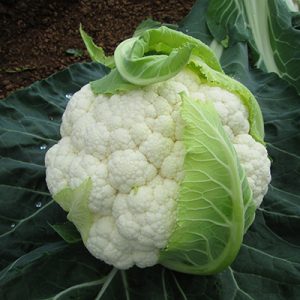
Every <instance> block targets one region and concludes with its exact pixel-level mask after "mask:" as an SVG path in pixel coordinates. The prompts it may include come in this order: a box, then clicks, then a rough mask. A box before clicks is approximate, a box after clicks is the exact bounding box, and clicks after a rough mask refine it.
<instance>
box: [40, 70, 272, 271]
mask: <svg viewBox="0 0 300 300" xmlns="http://www.w3.org/2000/svg"><path fill="white" fill-rule="evenodd" d="M224 76H225V75H224ZM249 114H250V112H249V108H248V107H247V105H246V104H245V100H243V99H242V98H241V96H240V95H239V93H238V92H235V91H232V90H230V89H226V88H225V87H224V85H223V86H220V85H213V84H211V83H209V82H208V81H207V80H206V79H205V80H204V79H203V78H201V76H198V75H197V74H195V72H194V71H193V70H192V69H191V68H188V67H184V68H182V69H181V70H180V72H178V73H177V74H175V75H174V76H172V77H171V78H169V79H166V80H162V81H159V82H154V83H150V84H147V85H143V86H138V87H136V88H134V89H129V90H127V91H121V92H118V93H114V94H105V93H100V94H98V95H97V94H95V92H94V91H93V90H92V85H91V84H87V85H85V86H84V87H82V88H81V90H80V91H78V92H77V93H75V94H74V95H73V97H72V98H71V100H70V101H69V103H68V105H67V108H66V110H65V113H64V114H63V119H62V124H61V140H60V141H59V142H58V143H57V144H56V145H54V146H53V147H52V148H51V149H50V150H49V151H48V152H47V154H46V160H45V163H46V180H47V185H48V187H49V190H50V192H51V194H52V195H53V196H54V199H55V200H56V201H57V202H58V203H59V204H60V205H61V206H62V208H63V209H65V210H66V211H68V219H69V220H71V221H72V222H73V223H74V224H75V225H76V227H77V228H78V230H79V231H80V233H81V235H82V239H83V242H84V244H85V246H86V248H87V249H88V250H89V251H90V253H91V254H92V255H94V256H95V257H97V258H99V259H101V260H103V261H105V262H106V263H108V264H111V265H114V266H115V267H117V268H119V269H127V268H130V267H132V266H133V265H137V266H139V267H148V266H152V265H155V264H157V263H161V264H163V265H165V266H167V267H169V268H172V269H175V270H179V271H183V272H188V273H197V274H198V273H200V274H209V273H212V272H216V271H218V270H220V269H221V268H222V267H224V266H226V264H228V263H229V262H231V261H232V259H233V258H234V257H235V255H236V252H237V251H238V249H239V246H240V243H241V240H242V237H243V234H244V232H245V230H246V229H247V227H249V225H250V224H251V222H252V221H253V218H254V211H255V209H256V208H257V207H258V206H259V205H260V203H261V202H262V199H263V197H264V195H265V194H266V192H267V188H268V184H269V182H270V161H269V159H268V154H267V151H266V149H265V147H264V145H263V144H262V143H261V141H259V139H258V138H255V134H251V118H250V117H249ZM190 120H191V121H190ZM236 223H238V224H239V226H238V230H237V231H238V233H234V234H233V233H232V231H233V229H232V228H233V225H232V224H236ZM234 226H235V225H234ZM198 228H200V230H199V229H198ZM219 236H222V238H221V240H222V241H221V242H220V241H219V240H218V239H219ZM189 243H190V244H189ZM234 244H237V245H234ZM228 245H231V246H230V247H229V246H228ZM232 245H234V246H232ZM194 246H195V247H196V248H197V249H196V250H195V251H196V252H195V253H191V249H192V250H193V248H194ZM232 247H233V248H234V249H233V248H232ZM227 248H228V249H227ZM187 253H188V254H187ZM186 254H187V255H186ZM194 256H197V258H194ZM223 256H224V257H223ZM222 257H223V258H222ZM218 260H220V262H219V263H218V265H216V266H215V265H214V264H215V262H216V261H217V262H218ZM221 260H222V261H221ZM199 262H201V263H199ZM199 264H201V265H200V266H199Z"/></svg>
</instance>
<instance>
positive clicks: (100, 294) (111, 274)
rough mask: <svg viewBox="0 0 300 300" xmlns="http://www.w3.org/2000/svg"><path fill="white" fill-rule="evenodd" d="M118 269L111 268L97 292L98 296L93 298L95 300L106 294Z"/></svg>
mask: <svg viewBox="0 0 300 300" xmlns="http://www.w3.org/2000/svg"><path fill="white" fill-rule="evenodd" d="M117 272H118V269H116V268H113V269H112V270H111V271H110V273H109V274H108V275H107V277H106V280H105V282H104V284H103V286H102V288H101V290H100V292H99V294H98V295H97V297H96V298H95V300H100V299H101V297H102V296H103V295H104V293H105V292H106V289H107V287H108V286H109V284H110V282H111V281H112V280H113V278H114V277H115V275H116V274H117Z"/></svg>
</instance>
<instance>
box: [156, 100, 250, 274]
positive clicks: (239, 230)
mask: <svg viewBox="0 0 300 300" xmlns="http://www.w3.org/2000/svg"><path fill="white" fill-rule="evenodd" d="M182 99H183V105H182V112H181V115H182V118H183V121H184V123H185V128H184V135H183V136H184V138H183V141H184V145H185V148H186V152H187V154H186V157H185V160H184V172H185V178H184V180H183V182H182V183H181V186H180V191H179V199H178V206H177V215H178V220H177V222H176V225H175V230H174V231H173V233H172V235H171V237H170V239H169V241H168V244H167V248H166V249H164V250H162V251H161V252H160V260H159V261H160V263H161V264H163V265H164V266H167V267H168V268H170V269H174V270H176V271H180V272H187V273H191V274H213V273H216V272H218V271H220V270H223V269H224V268H225V267H227V266H228V265H229V264H230V263H231V262H232V261H233V260H234V258H235V257H236V255H237V253H238V250H239V248H240V246H241V243H242V240H243V235H244V227H245V226H247V227H248V225H249V224H247V225H245V216H244V211H245V209H244V205H245V206H246V205H249V206H250V207H252V208H251V209H250V210H249V211H251V213H250V215H248V217H247V219H249V220H247V221H248V222H250V223H252V221H253V219H254V213H255V209H253V207H254V203H253V201H252V193H251V191H250V188H249V186H248V183H247V179H246V177H245V172H244V171H243V169H242V167H241V166H240V163H239V161H238V158H237V155H236V152H235V150H234V148H233V145H232V143H231V142H230V140H229V138H228V137H227V135H226V133H225V131H224V129H223V127H222V124H221V122H220V119H219V116H218V114H217V112H216V110H215V109H214V107H213V104H212V103H211V102H202V101H196V100H192V99H189V98H188V97H187V96H185V95H182Z"/></svg>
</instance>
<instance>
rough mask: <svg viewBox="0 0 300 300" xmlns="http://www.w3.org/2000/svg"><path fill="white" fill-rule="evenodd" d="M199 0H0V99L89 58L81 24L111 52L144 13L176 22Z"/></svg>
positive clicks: (129, 32) (131, 32)
mask: <svg viewBox="0 0 300 300" xmlns="http://www.w3.org/2000/svg"><path fill="white" fill-rule="evenodd" d="M194 2H195V0H165V1H163V0H148V1H146V0H140V1H139V0H94V1H93V0H90V1H88V0H52V1H48V0H23V1H21V0H0V57H1V60H0V99H1V98H4V97H6V96H7V95H8V94H9V93H11V92H12V91H15V90H16V89H19V88H21V87H25V86H27V85H29V84H31V83H33V82H34V81H36V80H40V79H43V78H46V77H48V76H49V75H51V74H52V73H54V72H56V71H58V70H61V69H64V68H66V67H67V66H68V65H70V64H73V63H75V62H82V61H87V60H88V61H89V60H90V59H89V57H88V55H87V52H86V51H85V48H84V45H83V42H82V41H81V38H80V35H79V31H78V28H79V24H80V23H81V24H82V25H83V28H84V29H85V31H86V32H88V34H89V35H91V36H92V37H93V38H94V41H95V42H96V43H97V44H98V45H100V46H101V47H103V48H104V50H105V51H106V53H107V54H112V53H113V51H114V49H115V47H116V45H117V44H118V43H120V41H122V40H124V39H126V38H128V37H130V36H132V34H133V32H134V30H135V28H136V27H137V25H138V24H139V23H140V22H141V21H143V20H145V19H146V18H152V19H154V20H157V21H160V22H165V23H174V24H175V23H178V22H179V21H180V20H182V19H183V17H184V16H186V15H187V14H188V12H189V11H190V10H191V8H192V5H193V4H194Z"/></svg>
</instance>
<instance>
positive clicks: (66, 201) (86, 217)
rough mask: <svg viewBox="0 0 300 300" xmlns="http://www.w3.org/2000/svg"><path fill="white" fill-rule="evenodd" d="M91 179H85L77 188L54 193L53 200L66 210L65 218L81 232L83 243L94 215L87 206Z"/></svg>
mask: <svg viewBox="0 0 300 300" xmlns="http://www.w3.org/2000/svg"><path fill="white" fill-rule="evenodd" d="M91 190H92V180H91V179H87V180H85V181H84V182H83V183H82V184H80V185H79V186H78V187H77V188H75V189H71V188H65V189H63V190H61V191H59V192H58V193H57V194H55V195H54V197H53V198H54V200H55V201H56V202H57V203H58V204H59V205H60V206H61V207H62V208H63V209H64V210H66V211H67V212H68V215H67V218H68V220H69V221H71V222H72V223H73V224H74V225H75V226H76V228H77V229H78V231H79V232H80V234H81V237H82V240H83V242H84V243H85V242H86V240H87V239H88V236H89V232H90V229H91V226H92V225H93V220H94V216H93V214H92V213H91V211H90V209H89V208H88V200H89V196H90V193H91Z"/></svg>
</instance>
